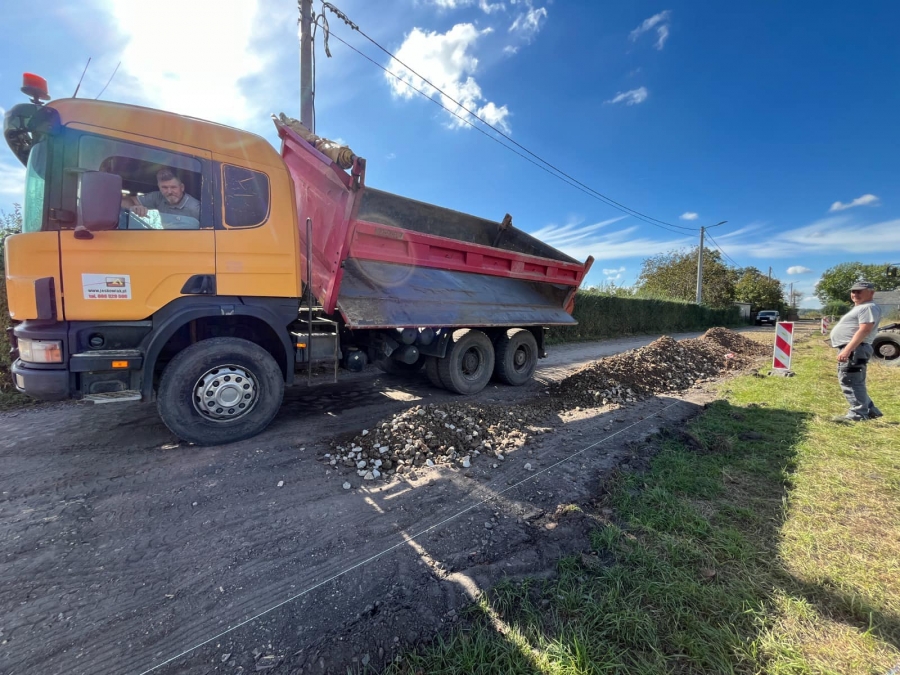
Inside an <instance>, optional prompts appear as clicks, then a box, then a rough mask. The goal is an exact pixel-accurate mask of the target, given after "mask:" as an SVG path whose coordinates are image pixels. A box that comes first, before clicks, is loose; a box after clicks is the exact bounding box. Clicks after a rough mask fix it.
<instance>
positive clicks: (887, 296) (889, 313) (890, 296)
mask: <svg viewBox="0 0 900 675" xmlns="http://www.w3.org/2000/svg"><path fill="white" fill-rule="evenodd" d="M872 301H873V302H874V303H875V304H876V305H878V306H879V307H881V311H882V312H883V313H884V318H885V319H887V318H889V317H890V318H895V319H896V318H900V316H898V315H900V290H898V291H875V297H874V298H872Z"/></svg>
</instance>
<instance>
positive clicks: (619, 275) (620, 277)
mask: <svg viewBox="0 0 900 675" xmlns="http://www.w3.org/2000/svg"><path fill="white" fill-rule="evenodd" d="M621 279H622V275H621V274H615V275H613V276H609V277H606V280H607V281H620V280H621Z"/></svg>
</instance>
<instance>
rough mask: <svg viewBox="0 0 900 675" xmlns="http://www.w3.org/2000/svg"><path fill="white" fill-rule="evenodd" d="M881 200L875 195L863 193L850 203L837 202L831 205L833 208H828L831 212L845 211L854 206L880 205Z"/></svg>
mask: <svg viewBox="0 0 900 675" xmlns="http://www.w3.org/2000/svg"><path fill="white" fill-rule="evenodd" d="M878 203H879V200H878V197H876V196H875V195H863V196H862V197H857V198H856V199H854V200H853V201H852V202H849V203H848V204H842V203H841V202H835V203H834V204H832V205H831V208H830V209H828V211H829V212H831V213H834V212H835V211H844V210H846V209H852V208H853V207H854V206H878Z"/></svg>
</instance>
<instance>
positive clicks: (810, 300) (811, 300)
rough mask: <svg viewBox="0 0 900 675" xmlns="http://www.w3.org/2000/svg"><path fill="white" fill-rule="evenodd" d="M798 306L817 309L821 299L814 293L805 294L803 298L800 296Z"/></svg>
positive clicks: (820, 304)
mask: <svg viewBox="0 0 900 675" xmlns="http://www.w3.org/2000/svg"><path fill="white" fill-rule="evenodd" d="M800 306H801V307H809V308H810V309H818V308H819V307H821V306H822V301H821V300H819V299H818V298H817V297H816V296H814V295H807V296H805V297H803V298H800Z"/></svg>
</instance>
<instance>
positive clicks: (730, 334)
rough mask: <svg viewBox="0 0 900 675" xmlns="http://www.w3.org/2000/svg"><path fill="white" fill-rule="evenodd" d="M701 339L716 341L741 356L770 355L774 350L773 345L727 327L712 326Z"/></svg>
mask: <svg viewBox="0 0 900 675" xmlns="http://www.w3.org/2000/svg"><path fill="white" fill-rule="evenodd" d="M701 339H703V340H709V341H710V342H715V343H716V344H719V345H722V346H723V347H725V348H726V349H728V350H729V351H731V352H734V353H735V354H739V355H741V356H768V355H769V353H770V352H771V351H772V349H771V347H767V346H766V345H764V344H762V343H760V342H757V341H756V340H751V339H750V338H748V337H746V336H744V335H741V334H740V333H735V332H734V331H733V330H728V329H727V328H710V329H709V330H708V331H706V332H705V333H704V334H703V337H702V338H701Z"/></svg>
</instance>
